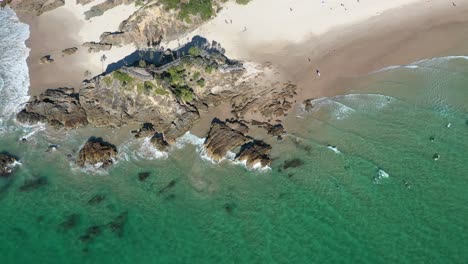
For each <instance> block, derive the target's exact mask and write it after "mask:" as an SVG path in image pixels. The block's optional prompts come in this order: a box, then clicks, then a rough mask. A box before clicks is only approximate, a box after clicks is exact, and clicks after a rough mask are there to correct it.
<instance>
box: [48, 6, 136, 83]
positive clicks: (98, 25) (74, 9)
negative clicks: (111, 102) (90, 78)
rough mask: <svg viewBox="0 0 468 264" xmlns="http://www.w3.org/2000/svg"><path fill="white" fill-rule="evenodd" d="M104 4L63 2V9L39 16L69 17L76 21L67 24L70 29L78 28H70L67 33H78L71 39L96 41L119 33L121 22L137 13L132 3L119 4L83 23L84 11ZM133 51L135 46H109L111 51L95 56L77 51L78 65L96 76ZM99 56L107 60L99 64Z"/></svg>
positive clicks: (82, 41)
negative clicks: (103, 34)
mask: <svg viewBox="0 0 468 264" xmlns="http://www.w3.org/2000/svg"><path fill="white" fill-rule="evenodd" d="M103 2H105V0H96V1H93V2H91V3H89V4H87V5H84V6H83V5H77V4H76V0H66V1H65V5H64V6H63V7H60V8H57V9H55V10H52V11H50V12H47V13H45V14H43V15H42V16H44V18H43V19H46V16H52V17H54V16H56V17H60V16H62V17H63V16H70V15H71V16H73V17H74V18H75V19H76V20H78V21H77V23H73V24H72V25H69V26H70V27H77V29H72V28H70V32H75V31H77V34H76V35H75V36H73V37H74V38H75V39H76V41H77V43H78V44H83V43H85V42H91V41H95V42H99V37H100V36H101V34H102V33H104V32H114V31H118V30H119V25H120V23H121V22H122V21H124V20H126V19H127V18H128V17H129V16H130V15H132V14H133V13H134V12H135V11H136V10H138V7H136V6H135V5H134V4H130V5H119V6H116V7H114V8H112V9H110V10H107V11H106V12H104V14H103V15H102V16H98V17H93V18H91V19H90V20H85V16H84V12H85V11H87V10H89V9H90V8H91V7H92V6H94V5H97V4H100V3H103ZM83 49H84V48H83ZM135 50H136V48H135V46H133V45H125V46H122V47H112V49H111V50H110V51H103V52H98V53H87V52H80V58H81V60H80V65H82V68H86V69H88V70H89V71H90V72H91V73H92V74H93V75H96V74H99V73H101V71H102V69H105V68H106V67H107V65H108V64H110V63H113V62H116V61H119V60H121V59H123V58H125V57H126V56H127V55H130V54H131V53H132V52H134V51H135ZM102 55H105V56H106V57H107V59H106V60H105V61H104V63H102V62H101V57H102ZM83 56H84V57H83Z"/></svg>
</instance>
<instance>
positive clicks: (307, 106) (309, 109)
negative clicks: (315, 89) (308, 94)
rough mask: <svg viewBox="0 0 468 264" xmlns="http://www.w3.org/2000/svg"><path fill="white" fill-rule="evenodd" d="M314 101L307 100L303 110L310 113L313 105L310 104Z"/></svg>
mask: <svg viewBox="0 0 468 264" xmlns="http://www.w3.org/2000/svg"><path fill="white" fill-rule="evenodd" d="M313 100H314V99H307V100H305V101H304V109H305V110H306V111H307V112H310V111H312V110H313V109H314V105H313V104H312V101H313Z"/></svg>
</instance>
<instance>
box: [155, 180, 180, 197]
mask: <svg viewBox="0 0 468 264" xmlns="http://www.w3.org/2000/svg"><path fill="white" fill-rule="evenodd" d="M176 183H177V182H176V180H172V181H170V182H169V183H168V184H167V185H166V187H164V188H162V189H161V190H159V194H163V193H165V192H167V191H169V190H170V189H172V188H174V186H175V185H176Z"/></svg>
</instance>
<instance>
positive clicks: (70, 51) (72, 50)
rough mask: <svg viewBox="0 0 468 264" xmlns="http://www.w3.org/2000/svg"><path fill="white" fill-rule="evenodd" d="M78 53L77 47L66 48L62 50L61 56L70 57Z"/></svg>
mask: <svg viewBox="0 0 468 264" xmlns="http://www.w3.org/2000/svg"><path fill="white" fill-rule="evenodd" d="M77 51H78V48H77V47H72V48H67V49H64V50H62V54H63V55H72V54H75V53H76V52H77Z"/></svg>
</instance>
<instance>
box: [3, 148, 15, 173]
mask: <svg viewBox="0 0 468 264" xmlns="http://www.w3.org/2000/svg"><path fill="white" fill-rule="evenodd" d="M16 162H17V160H16V158H14V157H13V156H11V155H9V154H1V153H0V177H7V176H9V175H10V174H11V173H12V172H13V168H14V167H15V164H16Z"/></svg>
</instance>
